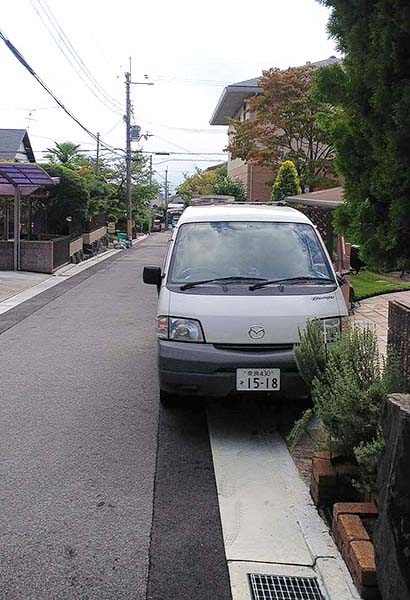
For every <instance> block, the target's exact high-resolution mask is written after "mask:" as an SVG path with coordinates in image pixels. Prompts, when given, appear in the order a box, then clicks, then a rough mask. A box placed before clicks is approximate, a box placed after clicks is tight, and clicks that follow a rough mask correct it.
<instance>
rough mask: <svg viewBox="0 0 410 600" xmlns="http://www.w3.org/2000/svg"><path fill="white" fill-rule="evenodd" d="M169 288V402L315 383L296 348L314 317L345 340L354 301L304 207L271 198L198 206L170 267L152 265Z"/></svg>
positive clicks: (163, 314) (188, 215)
mask: <svg viewBox="0 0 410 600" xmlns="http://www.w3.org/2000/svg"><path fill="white" fill-rule="evenodd" d="M144 282H145V283H150V284H154V285H157V287H158V290H159V302H158V316H157V328H158V329H157V330H158V339H159V377H160V392H161V402H162V403H163V404H164V405H170V404H172V403H173V402H174V401H175V399H176V398H177V397H178V396H180V395H189V396H195V395H198V396H205V397H224V396H227V395H229V394H231V393H233V392H247V391H253V392H255V391H257V392H265V393H274V394H278V393H280V395H284V396H286V397H295V396H300V395H303V394H304V393H305V392H306V390H305V388H304V384H303V381H302V379H301V377H300V375H299V373H298V369H297V366H296V363H295V358H294V353H293V348H294V345H295V344H296V343H297V341H298V338H299V330H300V329H302V328H303V327H304V326H305V324H306V322H307V321H308V320H311V319H320V320H321V321H322V322H323V331H324V335H325V339H326V340H327V341H331V340H333V339H335V337H336V336H337V335H338V333H339V331H340V328H341V320H342V317H345V316H346V315H347V307H346V303H345V300H344V298H343V294H342V291H341V289H340V286H339V283H338V279H337V277H336V273H335V271H334V269H333V267H332V263H331V260H330V259H329V255H328V253H327V250H326V248H325V245H324V244H323V241H322V239H321V238H320V235H319V233H318V231H317V229H316V227H314V225H313V224H312V223H311V221H310V220H309V219H308V218H307V217H306V216H305V215H303V214H302V213H301V212H299V211H297V210H295V209H292V208H287V207H281V206H266V205H254V204H253V205H251V204H242V205H219V206H214V205H213V206H197V207H189V208H187V209H186V210H185V211H184V213H183V214H182V215H181V217H180V219H179V221H178V226H177V227H176V229H175V230H174V232H173V235H172V239H171V241H170V245H169V250H168V254H167V257H166V260H165V263H164V267H163V269H161V268H160V267H145V269H144Z"/></svg>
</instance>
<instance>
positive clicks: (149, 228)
mask: <svg viewBox="0 0 410 600" xmlns="http://www.w3.org/2000/svg"><path fill="white" fill-rule="evenodd" d="M149 185H150V187H151V185H152V154H150V157H149ZM151 229H152V206H151V200H150V201H149V211H148V233H151Z"/></svg>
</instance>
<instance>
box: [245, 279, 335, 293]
mask: <svg viewBox="0 0 410 600" xmlns="http://www.w3.org/2000/svg"><path fill="white" fill-rule="evenodd" d="M304 281H308V282H309V283H311V282H315V283H319V284H321V283H324V284H327V285H328V284H329V283H335V280H334V279H330V278H329V277H309V276H308V275H307V276H305V277H286V279H265V281H260V282H259V283H254V284H253V285H250V286H249V289H250V290H251V291H252V292H253V291H254V290H258V289H260V288H262V287H264V286H265V285H273V284H275V283H290V284H292V283H301V282H304Z"/></svg>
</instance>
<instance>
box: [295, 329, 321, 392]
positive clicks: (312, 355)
mask: <svg viewBox="0 0 410 600" xmlns="http://www.w3.org/2000/svg"><path fill="white" fill-rule="evenodd" d="M299 336H300V343H299V344H298V345H297V346H296V348H295V359H296V364H297V366H298V369H299V372H300V374H301V376H302V377H303V379H304V381H305V383H306V385H307V386H308V388H309V389H310V390H311V389H312V387H313V381H314V380H315V379H316V378H317V377H319V376H320V375H321V374H322V373H323V372H324V370H325V367H326V345H325V344H324V340H323V326H322V323H321V322H320V321H317V320H314V321H308V323H307V325H306V327H305V329H304V330H303V331H300V332H299Z"/></svg>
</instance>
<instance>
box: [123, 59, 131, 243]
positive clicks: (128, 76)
mask: <svg viewBox="0 0 410 600" xmlns="http://www.w3.org/2000/svg"><path fill="white" fill-rule="evenodd" d="M130 63H131V61H130ZM130 71H131V64H130ZM130 86H131V73H130V72H129V71H128V72H127V73H125V128H126V136H125V167H126V176H125V181H126V190H127V207H128V211H127V235H128V237H129V238H132V194H131V191H132V190H131V95H130Z"/></svg>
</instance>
